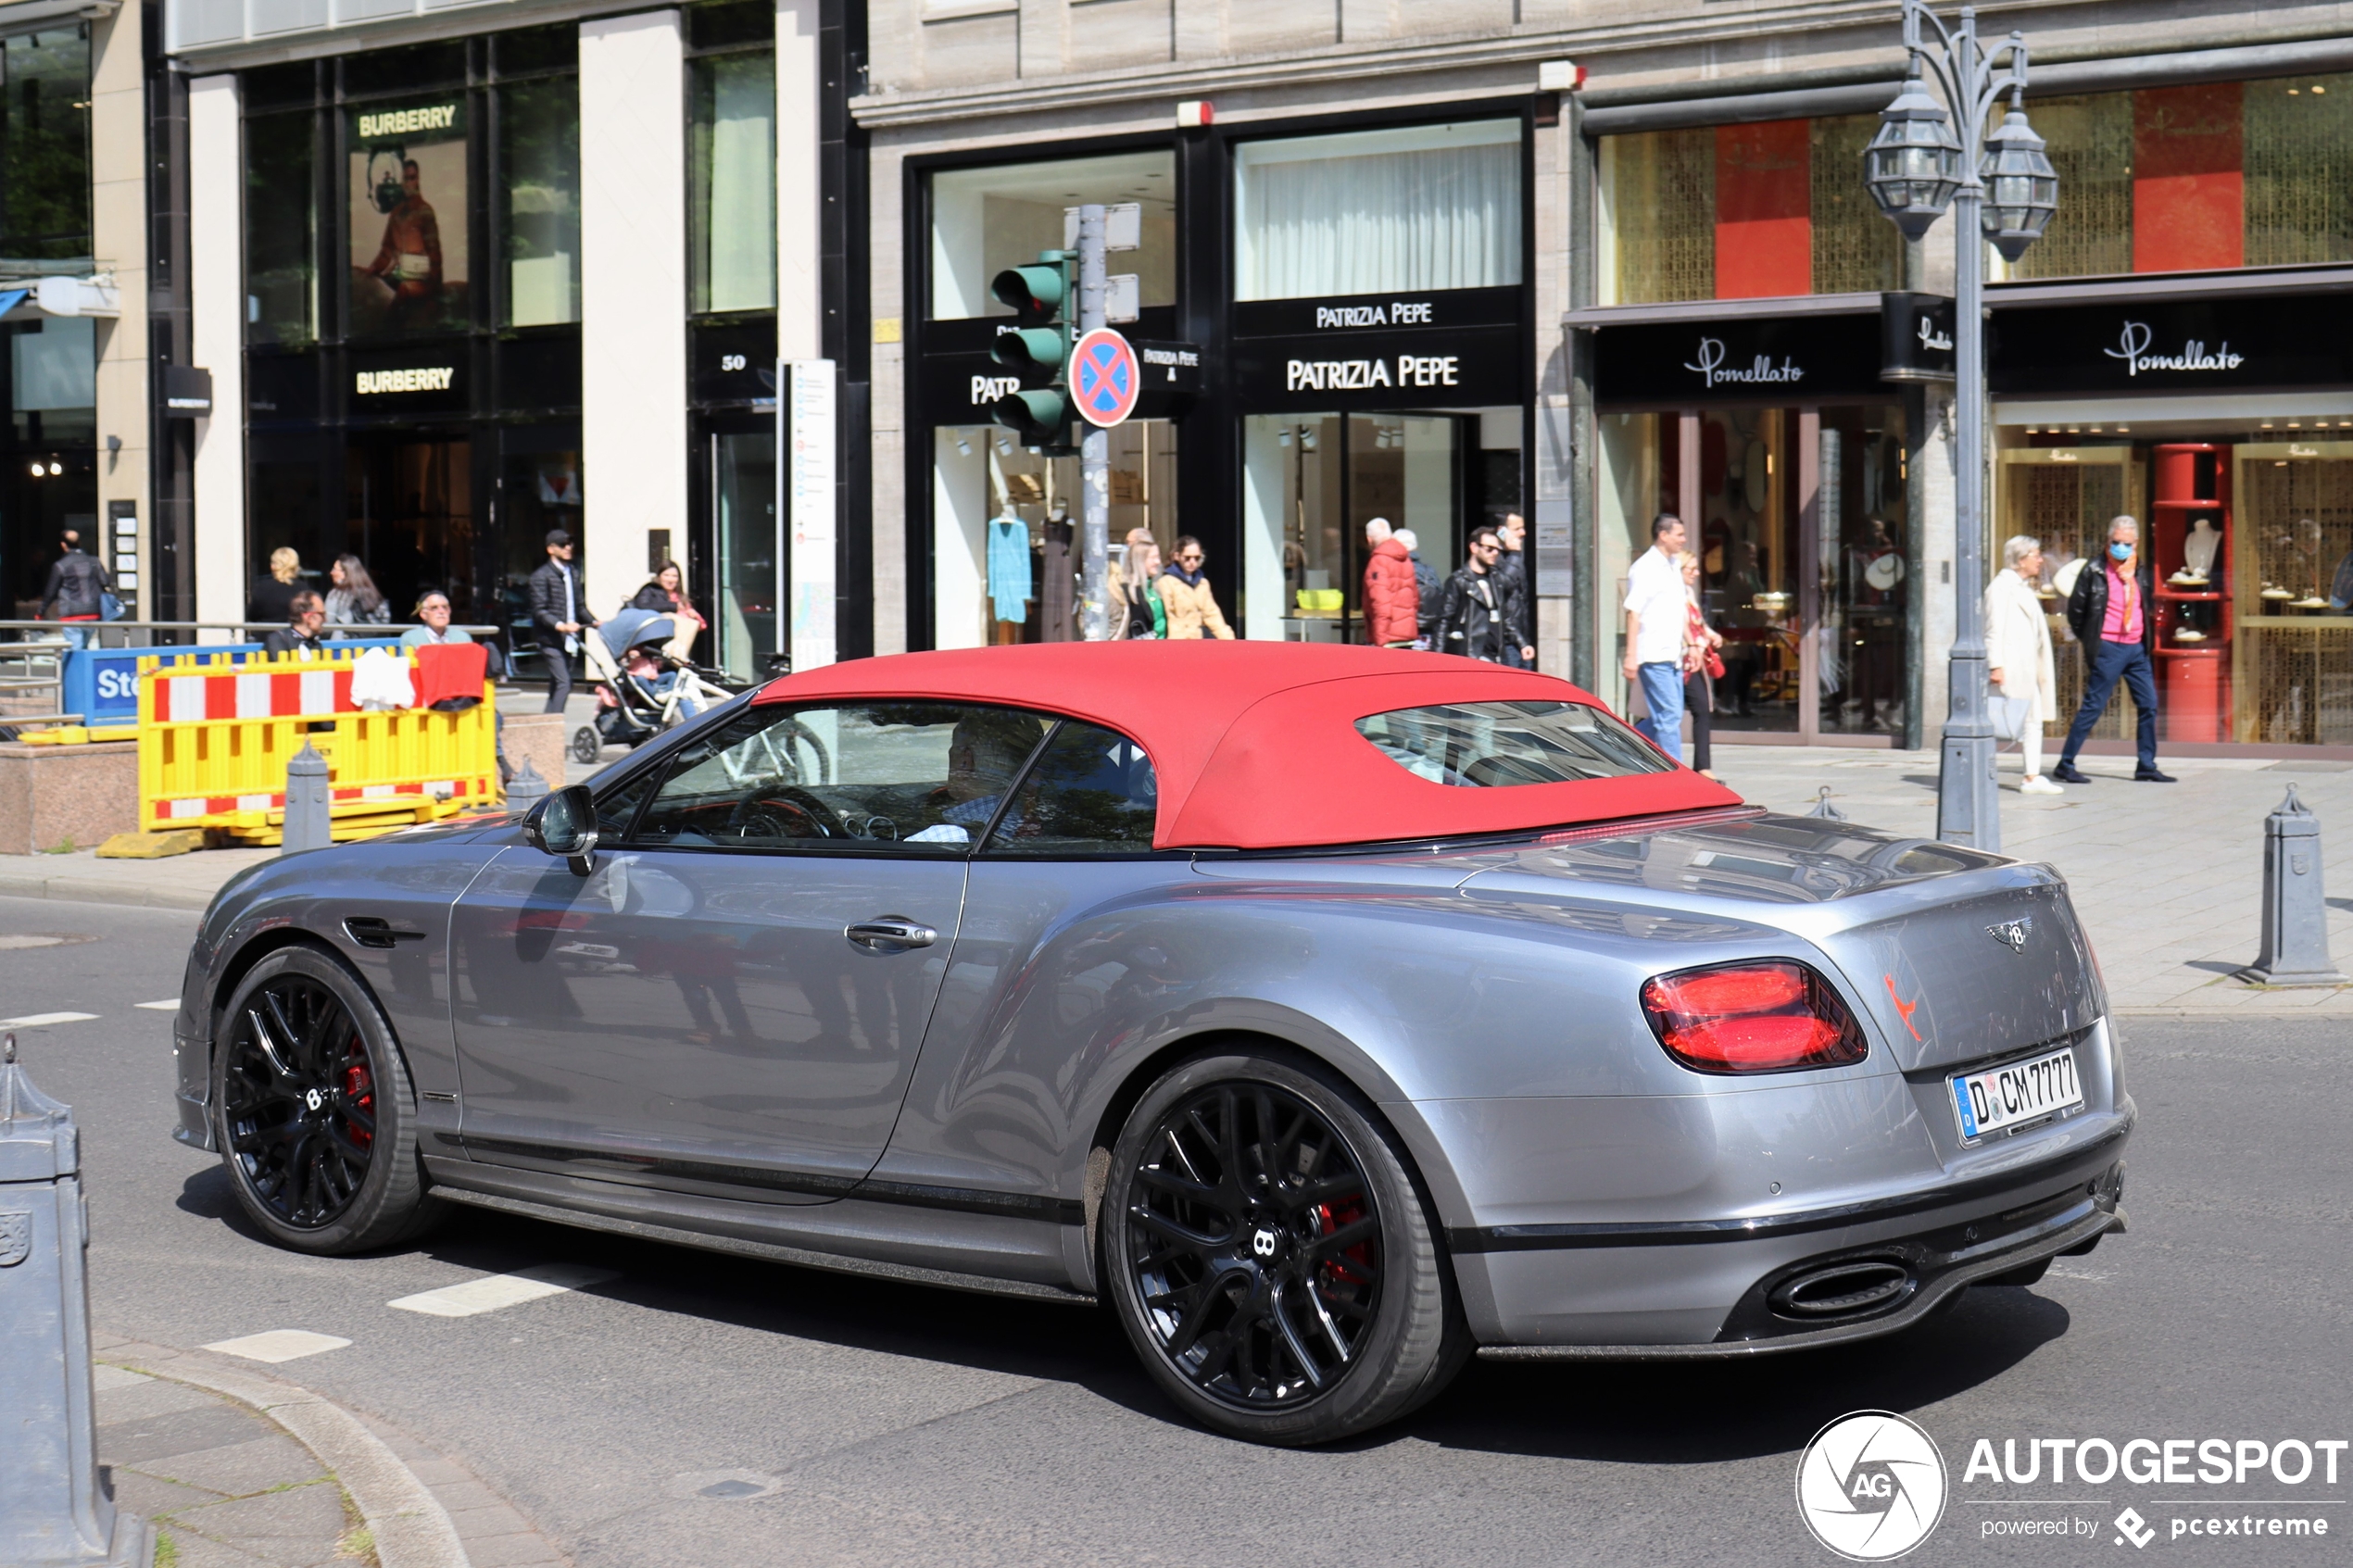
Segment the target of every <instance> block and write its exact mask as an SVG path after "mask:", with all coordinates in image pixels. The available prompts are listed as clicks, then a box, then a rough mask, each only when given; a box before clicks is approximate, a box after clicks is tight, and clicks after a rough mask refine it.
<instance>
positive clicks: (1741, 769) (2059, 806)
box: [0, 746, 2353, 1018]
mask: <svg viewBox="0 0 2353 1568" xmlns="http://www.w3.org/2000/svg"><path fill="white" fill-rule="evenodd" d="M614 755H618V753H615V754H614ZM1716 761H1717V771H1718V773H1720V774H1722V775H1723V778H1724V782H1725V783H1726V784H1729V785H1730V787H1731V788H1733V789H1734V790H1737V791H1738V792H1739V793H1740V794H1741V795H1742V796H1743V797H1744V798H1746V799H1748V800H1749V801H1751V802H1753V803H1755V804H1756V805H1759V806H1765V807H1769V808H1771V809H1774V810H1777V811H1795V812H1804V811H1807V810H1810V809H1812V808H1813V806H1814V804H1815V801H1816V799H1817V798H1818V795H1819V792H1820V791H1821V790H1822V789H1823V788H1824V787H1828V788H1829V790H1830V791H1831V804H1832V805H1834V806H1836V807H1837V808H1838V809H1840V810H1841V811H1843V812H1844V813H1845V814H1846V815H1847V816H1848V817H1850V818H1852V819H1854V820H1855V821H1856V822H1865V823H1868V824H1869V825H1870V826H1873V827H1879V828H1886V829H1890V830H1893V831H1894V832H1897V833H1904V834H1918V835H1919V836H1920V837H1922V838H1931V837H1933V836H1935V833H1936V763H1937V759H1936V754H1935V753H1934V752H1932V751H1849V750H1845V749H1843V748H1836V747H1830V746H1818V747H1808V746H1718V747H1717V748H1716ZM2165 766H2166V767H2167V768H2168V769H2169V770H2170V771H2172V773H2173V774H2174V775H2175V776H2176V777H2177V778H2179V779H2180V780H2181V782H2180V783H2179V784H2135V783H2133V782H2132V778H2131V774H2132V771H2133V761H2132V759H2130V758H2114V757H2087V758H2084V759H2082V767H2083V769H2084V771H2086V772H2088V773H2090V774H2092V775H2093V777H2094V779H2095V781H2096V782H2095V783H2092V784H2074V785H2070V787H2069V788H2068V791H2067V793H2066V794H2065V795H2060V796H2032V797H2030V796H2021V795H2020V794H2019V793H2018V759H2017V758H2016V756H2015V755H2012V756H2009V757H2006V758H2004V759H2003V762H2002V849H2003V853H2005V854H2007V855H2013V856H2016V857H2017V858H2019V859H2029V860H2047V861H2049V862H2050V863H2051V864H2052V865H2054V866H2057V868H2058V870H2059V872H2060V874H2061V875H2063V876H2065V877H2066V878H2067V880H2068V885H2069V887H2070V890H2071V892H2072V894H2073V896H2074V898H2075V905H2076V908H2077V909H2078V910H2080V911H2081V912H2082V916H2083V921H2084V924H2085V925H2086V926H2087V927H2088V928H2089V930H2090V932H2091V935H2092V943H2093V947H2094V948H2095V950H2096V951H2097V952H2098V954H2099V958H2100V965H2101V969H2102V972H2104V973H2105V974H2106V976H2107V979H2108V991H2109V995H2110V996H2111V997H2113V999H2114V1001H2115V1004H2116V1006H2117V1009H2118V1010H2120V1011H2122V1012H2157V1013H2165V1014H2180V1013H2205V1014H2215V1013H2220V1014H2228V1015H2233V1016H2235V1015H2239V1014H2250V1015H2258V1014H2277V1015H2281V1016H2289V1017H2309V1016H2311V1015H2313V1014H2316V1013H2317V1014H2324V1015H2336V1014H2343V1015H2345V1016H2347V1017H2349V1018H2353V988H2337V989H2316V990H2284V991H2263V990H2258V989H2255V988H2253V987H2250V986H2246V985H2240V984H2238V983H2237V982H2236V981H2233V980H2232V979H2231V978H2230V976H2231V974H2232V973H2233V972H2234V971H2236V970H2238V969H2239V968H2240V967H2241V966H2243V965H2245V964H2247V963H2249V962H2251V961H2253V960H2254V958H2255V952H2256V945H2257V943H2258V941H2259V938H2260V936H2261V935H2262V909H2261V900H2262V892H2263V819H2264V818H2265V817H2266V816H2267V815H2269V814H2270V813H2271V810H2272V809H2274V808H2275V807H2277V806H2278V805H2279V803H2280V801H2281V799H2282V797H2284V796H2285V795H2286V794H2287V786H2288V785H2289V784H2295V785H2296V790H2297V793H2298V794H2299V795H2300V796H2301V797H2303V800H2304V804H2305V805H2306V806H2307V807H2309V808H2310V809H2312V810H2313V811H2314V812H2316V813H2317V814H2318V815H2319V817H2320V819H2321V844H2322V853H2323V857H2324V869H2323V875H2324V878H2325V881H2326V884H2327V886H2328V888H2329V889H2331V890H2332V893H2333V896H2332V897H2331V898H2330V899H2329V942H2330V950H2331V951H2332V952H2333V953H2334V956H2335V959H2336V961H2337V964H2338V966H2339V967H2340V968H2342V967H2344V966H2346V965H2348V964H2353V763H2347V762H2301V761H2299V762H2263V761H2253V760H2238V759H2232V760H2228V761H2216V760H2205V759H2167V760H2166V762H2165ZM589 771H590V770H588V769H586V768H582V767H580V766H579V765H578V764H574V773H575V776H576V777H585V776H586V775H587V773H588V772H589ZM276 853H277V851H276V850H274V849H208V850H203V851H200V852H198V853H196V854H194V855H182V856H180V857H179V858H177V859H169V860H100V859H96V858H94V856H92V855H91V854H89V853H88V852H86V851H84V852H82V853H78V854H72V855H5V856H0V897H16V898H28V897H30V898H44V897H45V898H67V899H76V900H80V901H82V902H85V903H100V904H144V905H147V906H150V907H156V908H164V909H203V908H204V907H205V905H206V904H207V903H208V902H209V901H210V900H211V897H212V895H213V892H214V890H215V889H217V888H218V887H219V886H220V884H222V883H224V882H226V881H228V880H229V878H230V877H231V876H232V875H233V874H234V873H235V872H237V871H238V870H240V869H241V868H243V867H245V866H247V865H250V864H252V863H253V862H254V861H255V860H256V859H260V858H262V857H265V856H269V855H274V854H276ZM2348 972H2353V971H2348Z"/></svg>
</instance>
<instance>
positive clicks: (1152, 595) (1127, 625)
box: [1111, 528, 1168, 641]
mask: <svg viewBox="0 0 2353 1568" xmlns="http://www.w3.org/2000/svg"><path fill="white" fill-rule="evenodd" d="M1159 575H1160V542H1159V541H1158V540H1156V539H1154V538H1153V537H1152V531H1151V529H1149V528H1131V529H1129V530H1128V531H1127V557H1126V560H1125V561H1114V562H1113V563H1112V569H1111V614H1112V622H1111V634H1112V635H1113V636H1114V637H1124V638H1129V639H1133V640H1142V641H1149V640H1151V638H1154V637H1165V636H1166V635H1168V613H1167V611H1165V610H1164V609H1163V608H1161V603H1160V592H1159V590H1158V589H1156V588H1154V587H1153V586H1152V579H1153V578H1155V577H1158V576H1159Z"/></svg>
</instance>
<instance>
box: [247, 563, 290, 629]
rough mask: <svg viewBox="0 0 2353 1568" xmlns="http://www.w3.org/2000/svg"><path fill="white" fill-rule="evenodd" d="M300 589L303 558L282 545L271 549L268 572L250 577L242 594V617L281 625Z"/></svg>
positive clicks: (264, 623)
mask: <svg viewBox="0 0 2353 1568" xmlns="http://www.w3.org/2000/svg"><path fill="white" fill-rule="evenodd" d="M301 591H302V558H301V557H300V556H298V555H296V554H295V552H294V551H293V549H291V548H290V547H288V546H284V545H281V546H278V547H277V548H276V549H274V550H272V551H271V552H270V575H268V576H267V577H257V578H255V579H254V580H253V591H252V592H251V593H249V594H247V595H246V596H245V597H246V601H247V604H246V609H245V619H246V620H248V621H253V622H254V623H255V624H256V625H270V626H283V625H284V624H285V623H286V621H287V618H288V616H289V615H290V613H291V612H292V611H293V609H294V597H295V596H296V594H298V593H300V592H301Z"/></svg>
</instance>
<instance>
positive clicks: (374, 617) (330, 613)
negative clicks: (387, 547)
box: [327, 556, 392, 637]
mask: <svg viewBox="0 0 2353 1568" xmlns="http://www.w3.org/2000/svg"><path fill="white" fill-rule="evenodd" d="M327 581H328V583H330V584H331V586H330V587H329V588H328V589H327V624H328V625H330V626H389V625H390V624H392V606H391V605H389V604H387V603H385V602H384V595H383V594H382V593H380V592H378V591H377V588H376V580H375V579H374V578H372V577H371V576H369V575H368V569H367V568H366V567H364V566H362V565H360V564H359V557H358V556H337V557H336V558H335V559H334V564H333V565H332V566H330V567H328V568H327ZM334 635H335V636H337V637H341V636H342V635H344V633H341V632H337V633H334Z"/></svg>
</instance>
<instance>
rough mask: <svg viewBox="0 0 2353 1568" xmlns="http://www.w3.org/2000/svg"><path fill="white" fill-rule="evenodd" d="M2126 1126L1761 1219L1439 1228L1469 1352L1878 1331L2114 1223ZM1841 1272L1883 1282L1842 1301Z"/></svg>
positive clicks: (1728, 1350)
mask: <svg viewBox="0 0 2353 1568" xmlns="http://www.w3.org/2000/svg"><path fill="white" fill-rule="evenodd" d="M2130 1130H2131V1123H2130V1121H2129V1119H2126V1118H2119V1119H2118V1120H2117V1121H2116V1123H2115V1124H2114V1125H2113V1126H2112V1127H2111V1128H2110V1129H2108V1131H2107V1132H2106V1134H2105V1135H2100V1136H2096V1137H2093V1138H2088V1139H2086V1140H2084V1141H2083V1142H2082V1143H2081V1144H2079V1145H2077V1146H2075V1147H2074V1148H2070V1149H2069V1150H2067V1151H2064V1152H2062V1153H2060V1154H2057V1155H2056V1156H2054V1157H2053V1158H2052V1159H2050V1160H2044V1161H2039V1162H2037V1163H2036V1164H2034V1165H2032V1166H2030V1167H2027V1168H2024V1169H2021V1170H2020V1171H2016V1172H2012V1173H2005V1174H2004V1175H2003V1176H2001V1177H1998V1178H1985V1179H1982V1180H1980V1181H1977V1182H1971V1183H1967V1184H1957V1185H1954V1186H1953V1187H1951V1188H1949V1189H1945V1190H1944V1191H1941V1192H1930V1193H1924V1194H1915V1195H1910V1196H1908V1197H1906V1198H1891V1199H1889V1200H1886V1201H1885V1202H1884V1203H1881V1204H1875V1205H1858V1206H1854V1208H1852V1209H1850V1210H1847V1211H1843V1212H1836V1211H1824V1212H1822V1213H1818V1214H1803V1215H1792V1216H1788V1217H1786V1218H1785V1219H1783V1220H1780V1221H1776V1222H1773V1223H1769V1224H1749V1223H1733V1224H1727V1225H1718V1224H1715V1223H1708V1222H1694V1223H1691V1224H1689V1225H1684V1226H1655V1227H1632V1226H1576V1227H1569V1226H1542V1227H1510V1228H1506V1229H1504V1230H1503V1231H1500V1232H1479V1233H1463V1232H1454V1233H1450V1236H1449V1241H1450V1243H1451V1244H1452V1245H1453V1252H1454V1271H1455V1276H1456V1279H1457V1281H1458V1282H1459V1284H1460V1286H1461V1287H1462V1292H1463V1298H1464V1306H1465V1308H1466V1311H1467V1312H1468V1314H1469V1317H1470V1320H1471V1323H1472V1327H1473V1330H1474V1332H1475V1333H1476V1334H1477V1336H1478V1339H1479V1341H1480V1344H1481V1349H1480V1354H1481V1355H1483V1356H1488V1357H1491V1358H1496V1359H1520V1360H1553V1359H1560V1360H1648V1359H1682V1358H1692V1357H1716V1358H1721V1357H1738V1356H1753V1355H1760V1354H1767V1353H1770V1352H1774V1351H1780V1350H1795V1349H1806V1348H1815V1347H1819V1346H1823V1345H1833V1344H1841V1343H1844V1342H1846V1341H1849V1340H1856V1339H1868V1338H1874V1337H1877V1336H1881V1335H1886V1334H1894V1333H1896V1332H1899V1331H1901V1330H1902V1329H1904V1328H1906V1327H1908V1326H1910V1325H1911V1324H1913V1323H1918V1322H1919V1321H1920V1320H1921V1319H1923V1318H1925V1317H1927V1316H1929V1315H1930V1314H1931V1313H1932V1312H1934V1311H1936V1310H1937V1309H1938V1308H1939V1307H1941V1306H1943V1305H1944V1304H1945V1303H1946V1302H1948V1301H1949V1300H1950V1299H1951V1298H1953V1296H1954V1295H1955V1294H1956V1293H1957V1292H1959V1291H1961V1290H1963V1289H1966V1288H1967V1287H1968V1286H1970V1285H1973V1284H1976V1283H1978V1282H1980V1281H1982V1280H1986V1279H1991V1278H1994V1277H1995V1276H1998V1275H2002V1274H2007V1273H2012V1272H2013V1271H2016V1270H2019V1269H2022V1268H2027V1267H2031V1266H2032V1265H2033V1264H2035V1263H2037V1262H2039V1261H2043V1260H2045V1259H2048V1258H2052V1257H2055V1256H2057V1255H2058V1254H2060V1253H2064V1252H2070V1251H2077V1250H2087V1249H2088V1248H2090V1247H2091V1246H2092V1245H2094V1244H2095V1243H2096V1242H2097V1240H2098V1238H2099V1237H2100V1236H2104V1235H2106V1234H2107V1233H2108V1231H2110V1230H2115V1229H2120V1228H2121V1226H2122V1223H2123V1211H2122V1209H2121V1207H2120V1199H2121V1198H2122V1193H2123V1175H2124V1168H2123V1161H2122V1160H2121V1155H2122V1152H2123V1148H2124V1144H2125V1141H2126V1139H2127V1137H2128V1136H2129V1134H2130ZM1516 1232H1517V1233H1519V1234H1515V1233H1516ZM1527 1233H1535V1234H1527ZM1850 1271H1851V1272H1852V1275H1853V1277H1854V1278H1856V1279H1864V1278H1873V1279H1876V1281H1878V1282H1879V1283H1880V1285H1881V1286H1882V1287H1884V1286H1894V1288H1882V1289H1881V1291H1880V1292H1879V1293H1876V1294H1873V1293H1870V1292H1865V1293H1863V1294H1866V1295H1868V1296H1869V1299H1866V1300H1862V1301H1859V1302H1856V1303H1855V1304H1853V1305H1852V1306H1845V1307H1841V1306H1838V1305H1836V1304H1835V1302H1836V1299H1837V1298H1838V1296H1839V1294H1840V1292H1841V1291H1842V1289H1843V1286H1842V1284H1841V1283H1840V1281H1841V1280H1842V1279H1843V1277H1845V1276H1846V1275H1847V1274H1848V1273H1849V1272H1850ZM1899 1280H1900V1284H1898V1283H1897V1282H1898V1281H1899ZM1817 1281H1828V1282H1830V1283H1829V1284H1828V1285H1826V1286H1824V1287H1823V1288H1824V1290H1825V1291H1826V1292H1827V1294H1828V1296H1829V1298H1830V1300H1829V1302H1828V1303H1826V1302H1825V1301H1823V1300H1819V1299H1817V1300H1814V1301H1810V1302H1808V1303H1807V1304H1806V1305H1805V1306H1802V1307H1796V1306H1793V1305H1792V1304H1791V1302H1790V1300H1789V1297H1790V1294H1791V1291H1790V1287H1791V1286H1793V1285H1796V1286H1799V1287H1800V1294H1801V1295H1802V1294H1804V1291H1805V1288H1806V1286H1808V1285H1809V1284H1810V1283H1812V1282H1817Z"/></svg>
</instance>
